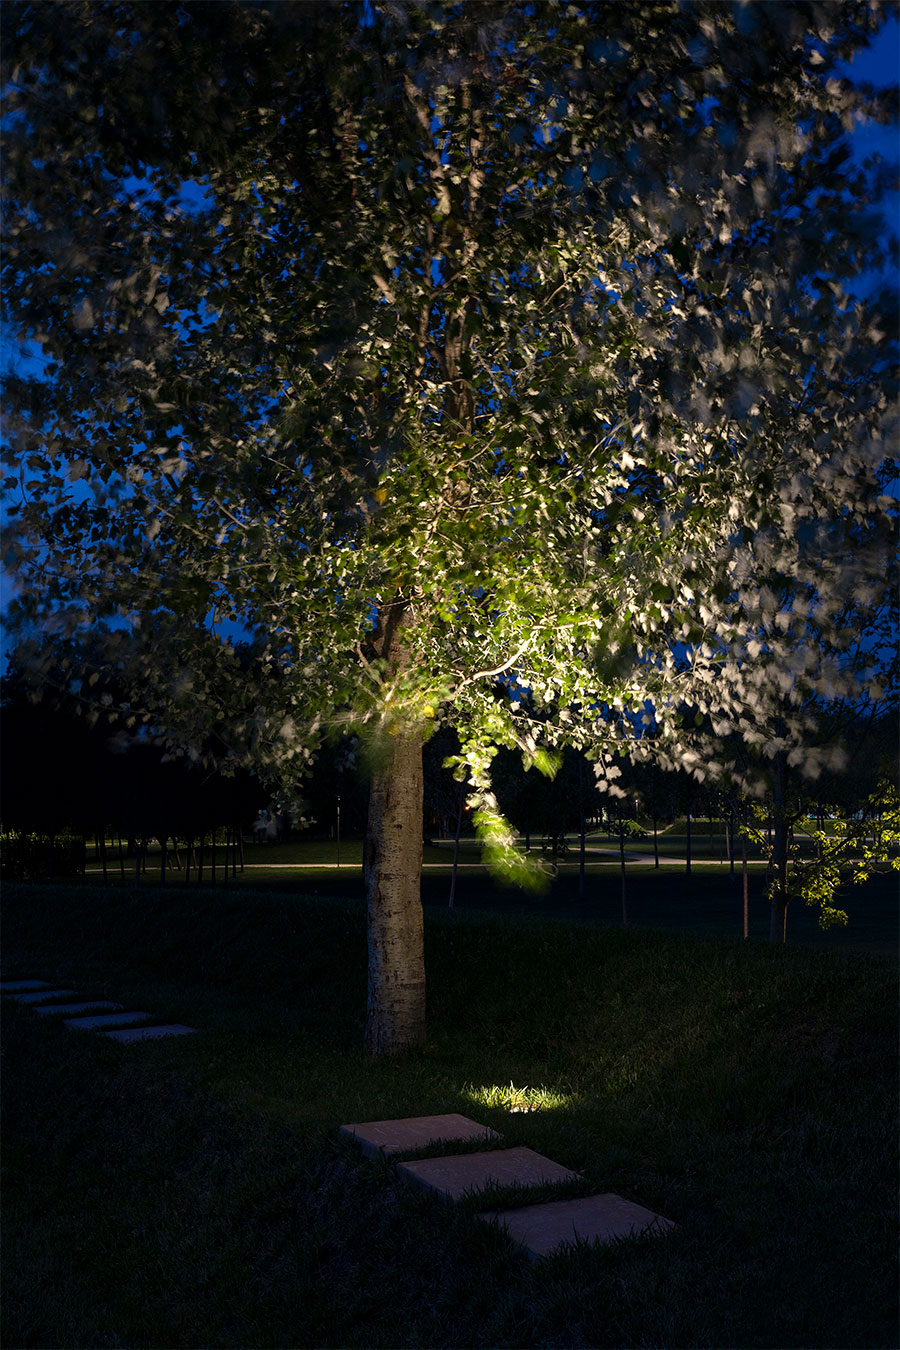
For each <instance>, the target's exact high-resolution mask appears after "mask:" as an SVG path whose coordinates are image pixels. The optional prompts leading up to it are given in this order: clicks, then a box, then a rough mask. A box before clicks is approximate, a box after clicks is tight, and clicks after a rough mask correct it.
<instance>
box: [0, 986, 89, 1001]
mask: <svg viewBox="0 0 900 1350" xmlns="http://www.w3.org/2000/svg"><path fill="white" fill-rule="evenodd" d="M9 997H10V999H11V1000H12V1002H13V1003H46V1001H47V999H48V998H77V997H78V993H77V991H76V990H75V989H42V990H41V991H40V992H39V993H35V992H32V993H29V994H10V995H9Z"/></svg>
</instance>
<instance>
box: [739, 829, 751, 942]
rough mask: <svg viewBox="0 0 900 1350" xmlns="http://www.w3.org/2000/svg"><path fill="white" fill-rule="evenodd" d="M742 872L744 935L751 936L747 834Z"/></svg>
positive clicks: (743, 844)
mask: <svg viewBox="0 0 900 1350" xmlns="http://www.w3.org/2000/svg"><path fill="white" fill-rule="evenodd" d="M741 874H742V878H743V882H744V937H745V938H748V937H749V936H750V868H749V867H748V866H747V836H746V835H745V834H742V835H741Z"/></svg>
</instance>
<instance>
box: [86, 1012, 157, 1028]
mask: <svg viewBox="0 0 900 1350" xmlns="http://www.w3.org/2000/svg"><path fill="white" fill-rule="evenodd" d="M151 1015H152V1014H150V1013H145V1012H118V1013H101V1014H100V1015H99V1016H98V1017H68V1018H66V1026H67V1027H72V1028H73V1030H76V1031H95V1030H98V1029H101V1028H103V1027H124V1026H127V1025H128V1023H129V1022H146V1021H147V1019H148V1018H149V1017H150V1016H151Z"/></svg>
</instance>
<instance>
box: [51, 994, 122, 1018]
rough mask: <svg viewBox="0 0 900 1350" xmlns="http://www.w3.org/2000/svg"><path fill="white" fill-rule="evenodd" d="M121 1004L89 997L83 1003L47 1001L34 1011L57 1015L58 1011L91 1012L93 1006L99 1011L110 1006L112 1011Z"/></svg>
mask: <svg viewBox="0 0 900 1350" xmlns="http://www.w3.org/2000/svg"><path fill="white" fill-rule="evenodd" d="M121 1006H122V1005H121V1003H110V1002H109V1000H108V999H104V998H87V999H83V1000H82V1001H81V1003H45V1004H42V1005H41V1007H39V1008H35V1010H34V1011H35V1012H36V1013H39V1014H40V1016H41V1017H51V1016H53V1017H55V1016H56V1015H57V1014H58V1013H69V1014H71V1013H82V1012H83V1013H86V1012H90V1010H91V1009H92V1008H96V1009H97V1011H98V1012H99V1011H100V1009H101V1008H109V1010H110V1012H112V1010H113V1009H114V1008H121Z"/></svg>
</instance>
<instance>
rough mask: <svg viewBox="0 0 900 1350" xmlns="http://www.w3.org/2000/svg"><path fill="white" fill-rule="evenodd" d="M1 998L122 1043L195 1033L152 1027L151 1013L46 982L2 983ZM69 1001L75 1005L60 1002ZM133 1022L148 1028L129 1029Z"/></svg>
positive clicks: (190, 1029) (188, 1029) (189, 1029)
mask: <svg viewBox="0 0 900 1350" xmlns="http://www.w3.org/2000/svg"><path fill="white" fill-rule="evenodd" d="M0 995H2V997H3V998H5V999H9V1000H10V1001H11V1002H15V1003H22V1004H24V1005H25V1006H26V1007H33V1008H34V1011H35V1012H36V1013H37V1014H38V1016H39V1017H61V1018H63V1025H64V1026H67V1027H68V1028H69V1030H70V1031H93V1032H95V1033H96V1034H97V1035H98V1036H108V1037H109V1038H110V1039H111V1040H114V1041H123V1042H125V1043H128V1042H129V1041H149V1040H156V1039H157V1037H159V1036H189V1035H191V1033H192V1032H194V1031H195V1030H196V1028H195V1027H184V1026H180V1025H179V1024H178V1023H167V1024H166V1025H161V1026H155V1025H153V1023H152V1021H151V1018H152V1013H147V1012H138V1011H136V1010H128V1009H126V1008H124V1007H123V1006H122V1004H121V1003H110V1002H109V1000H108V999H96V998H95V999H86V998H84V997H83V996H80V995H79V994H77V993H76V991H75V990H74V989H54V988H53V986H52V985H51V984H47V982H46V981H45V980H4V981H2V982H0ZM71 998H76V999H78V1002H77V1003H67V1002H60V1000H64V999H71ZM76 1014H82V1015H81V1016H77V1015H76ZM84 1014H89V1015H88V1016H84ZM135 1022H141V1023H147V1024H148V1025H145V1026H133V1025H131V1024H132V1023H135Z"/></svg>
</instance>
